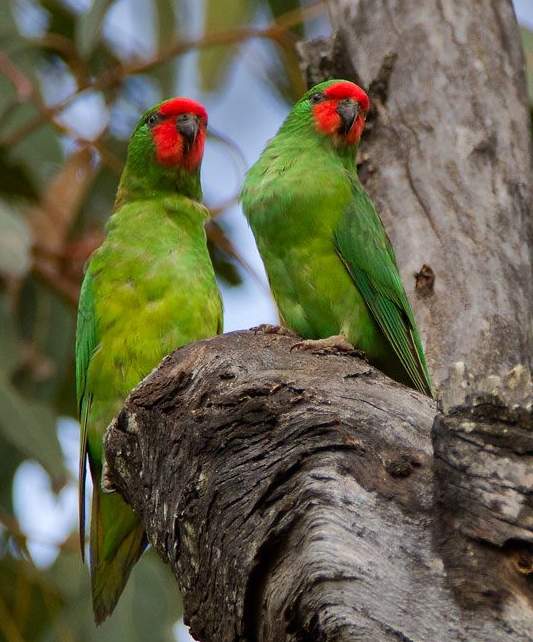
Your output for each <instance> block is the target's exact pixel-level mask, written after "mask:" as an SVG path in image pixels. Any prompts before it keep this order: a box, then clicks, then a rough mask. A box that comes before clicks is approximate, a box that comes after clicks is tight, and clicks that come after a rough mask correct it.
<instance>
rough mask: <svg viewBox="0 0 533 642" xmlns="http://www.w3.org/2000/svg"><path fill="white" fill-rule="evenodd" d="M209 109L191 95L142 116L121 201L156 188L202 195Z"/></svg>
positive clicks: (130, 149)
mask: <svg viewBox="0 0 533 642" xmlns="http://www.w3.org/2000/svg"><path fill="white" fill-rule="evenodd" d="M206 132H207V112H206V110H205V108H204V107H203V105H201V104H200V103H197V102H196V101H194V100H191V99H190V98H182V97H178V98H171V99H170V100H165V101H164V102H162V103H159V104H158V105H155V106H154V107H152V108H151V109H149V110H148V111H146V112H145V113H144V114H143V115H142V116H141V118H140V120H139V122H138V123H137V126H136V127H135V129H134V131H133V134H132V135H131V138H130V142H129V145H128V158H127V161H126V166H125V168H124V172H123V174H122V179H121V183H120V186H119V191H118V193H117V201H116V202H117V204H120V203H121V202H123V201H124V200H125V199H128V198H134V197H136V196H143V195H145V194H146V193H153V192H154V191H169V190H170V191H174V192H175V191H178V192H180V193H184V194H186V195H188V196H193V197H194V198H199V195H200V194H201V189H200V166H201V163H202V157H203V153H204V145H205V139H206Z"/></svg>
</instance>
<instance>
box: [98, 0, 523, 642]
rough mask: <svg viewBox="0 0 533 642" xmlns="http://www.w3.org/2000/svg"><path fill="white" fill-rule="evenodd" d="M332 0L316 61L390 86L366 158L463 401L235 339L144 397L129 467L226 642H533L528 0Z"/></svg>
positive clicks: (373, 189) (181, 363) (115, 430)
mask: <svg viewBox="0 0 533 642" xmlns="http://www.w3.org/2000/svg"><path fill="white" fill-rule="evenodd" d="M329 7H330V14H331V18H332V22H333V25H334V27H335V28H336V29H337V33H336V36H335V37H334V39H332V40H331V41H322V42H318V43H308V44H306V45H304V46H302V49H301V51H302V57H303V60H304V68H305V70H306V73H307V75H308V78H309V80H310V81H311V82H316V81H318V80H321V79H322V78H323V77H324V76H325V75H326V76H327V75H329V76H343V77H348V78H351V79H354V80H356V81H358V82H360V83H361V84H363V85H364V86H366V87H368V88H369V89H370V94H371V97H372V99H373V102H374V105H375V110H374V112H373V114H372V118H371V122H370V123H369V125H370V126H369V132H368V135H367V137H366V140H365V142H364V145H363V147H362V150H361V160H362V163H361V167H360V173H361V175H362V177H363V179H364V182H365V185H366V187H367V189H368V190H369V191H370V193H371V194H372V196H373V197H374V199H375V200H376V202H377V203H378V206H379V209H380V211H381V213H382V216H383V219H384V222H385V224H386V226H387V228H388V230H389V232H390V235H391V238H392V240H393V244H394V246H395V248H396V252H397V256H398V260H399V263H400V266H401V269H402V274H403V277H404V283H405V284H406V286H407V290H408V293H409V295H410V297H411V300H412V302H413V304H414V307H415V311H416V314H417V318H418V321H419V324H420V327H421V329H422V333H423V335H424V337H425V340H426V345H427V352H428V356H429V361H430V364H431V368H432V372H433V376H434V380H435V383H436V385H437V388H438V390H439V395H440V398H441V410H442V412H441V414H439V415H438V416H437V418H436V419H435V421H434V417H435V412H436V411H435V408H434V406H433V405H432V403H431V402H430V401H429V400H427V399H424V398H422V397H421V396H420V395H418V394H417V393H415V392H412V391H410V390H407V389H405V388H402V387H401V386H398V385H396V384H394V383H393V382H390V381H389V380H387V379H386V378H385V377H384V376H382V375H380V374H379V373H377V372H376V371H375V370H374V369H373V368H371V367H370V366H368V364H366V363H364V362H362V361H361V360H359V359H357V358H356V357H353V356H351V357H350V356H339V355H334V354H330V355H311V354H301V353H299V352H290V348H291V347H292V345H293V344H294V342H295V340H294V339H292V338H290V337H286V336H278V335H263V334H258V335H254V334H246V333H239V334H234V335H228V336H225V337H221V338H217V339H213V340H211V341H208V342H202V343H200V344H196V345H193V346H190V347H188V348H185V349H184V350H181V351H179V352H177V353H175V354H174V355H172V356H171V357H169V358H168V359H167V360H166V361H165V362H164V363H163V365H162V366H161V367H160V369H159V370H158V371H156V372H154V373H153V374H152V375H151V376H150V377H149V378H148V379H147V380H146V381H145V382H144V383H143V384H142V385H141V386H140V387H139V388H138V389H137V390H136V391H134V393H132V395H131V396H130V398H129V400H128V402H127V403H126V406H125V408H124V410H123V412H122V414H121V415H120V416H119V418H118V420H117V421H116V422H115V423H114V424H113V426H112V428H111V429H110V431H109V432H108V434H107V437H106V448H107V457H108V463H109V469H110V470H109V473H110V478H111V480H112V483H113V484H114V486H115V487H116V488H117V489H118V490H119V491H120V492H121V493H122V494H123V495H124V496H125V498H126V499H127V501H129V502H130V503H131V504H132V506H133V507H134V508H135V510H137V511H138V512H139V514H140V515H141V516H142V519H143V521H144V523H145V525H146V528H147V533H148V536H149V538H150V541H151V542H152V543H153V544H154V546H155V547H156V548H157V550H158V551H159V552H160V554H161V555H162V556H163V558H164V559H166V560H168V561H169V563H170V564H171V566H172V568H173V569H174V571H175V573H176V577H177V579H178V584H179V586H180V588H181V589H182V591H183V592H184V598H185V600H184V601H185V614H186V618H187V621H188V622H189V623H190V625H191V630H192V632H193V634H194V635H195V636H197V637H198V639H200V640H203V641H204V642H211V641H215V640H216V641H217V642H218V641H230V640H231V641H233V640H235V641H236V640H241V641H244V640H257V641H262V642H271V641H273V640H276V642H277V641H283V640H287V641H288V640H291V641H295V640H298V641H301V642H304V641H306V642H307V641H310V640H328V641H330V640H336V641H344V640H346V641H347V640H398V639H400V640H413V641H415V640H416V641H417V642H422V641H428V640H432V641H433V640H435V641H437V640H438V641H439V642H451V641H452V640H467V641H470V640H476V642H481V641H487V642H489V641H490V642H500V641H502V642H503V641H507V640H509V641H510V640H513V642H515V641H525V640H532V639H533V584H532V582H533V473H532V470H533V468H532V464H533V461H532V460H533V428H532V424H533V419H532V403H531V377H530V369H529V366H530V360H531V343H530V342H531V336H530V333H531V320H532V306H533V296H532V290H531V288H532V285H531V284H532V280H531V265H532V264H531V239H532V236H533V235H532V228H533V225H532V223H531V221H532V217H531V215H530V207H531V194H532V185H531V180H532V178H531V177H532V172H531V155H530V132H529V128H528V127H529V117H528V111H527V99H526V93H525V80H524V73H523V59H522V53H521V50H520V44H519V36H518V31H517V25H516V21H515V18H514V15H513V11H512V7H511V2H510V0H498V1H496V0H487V2H484V3H480V2H463V1H462V0H427V1H426V2H423V3H421V2H419V1H418V0H331V1H330V2H329ZM415 272H416V274H417V276H416V277H415V276H414V275H415ZM432 426H433V427H432Z"/></svg>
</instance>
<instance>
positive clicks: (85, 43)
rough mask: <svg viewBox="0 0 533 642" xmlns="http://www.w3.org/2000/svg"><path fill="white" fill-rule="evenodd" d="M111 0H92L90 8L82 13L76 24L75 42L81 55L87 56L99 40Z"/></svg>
mask: <svg viewBox="0 0 533 642" xmlns="http://www.w3.org/2000/svg"><path fill="white" fill-rule="evenodd" d="M112 2H113V0H93V3H92V6H91V8H90V9H89V10H88V11H86V12H85V13H82V14H81V15H80V17H79V19H78V22H77V24H76V44H77V46H78V51H79V52H80V54H81V55H82V56H83V57H88V56H90V55H91V53H92V52H93V50H94V48H95V47H96V45H97V44H98V42H99V41H100V38H101V36H102V23H103V21H104V19H105V16H106V13H107V11H108V9H109V7H110V6H111V4H112Z"/></svg>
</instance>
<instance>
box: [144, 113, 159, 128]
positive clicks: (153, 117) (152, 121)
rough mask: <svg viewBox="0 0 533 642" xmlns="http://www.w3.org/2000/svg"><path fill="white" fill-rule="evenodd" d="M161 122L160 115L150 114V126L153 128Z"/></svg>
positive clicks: (147, 121)
mask: <svg viewBox="0 0 533 642" xmlns="http://www.w3.org/2000/svg"><path fill="white" fill-rule="evenodd" d="M158 120H159V114H150V115H149V116H148V118H147V119H146V123H147V124H148V125H149V126H150V127H153V125H155V124H156V123H157V121H158Z"/></svg>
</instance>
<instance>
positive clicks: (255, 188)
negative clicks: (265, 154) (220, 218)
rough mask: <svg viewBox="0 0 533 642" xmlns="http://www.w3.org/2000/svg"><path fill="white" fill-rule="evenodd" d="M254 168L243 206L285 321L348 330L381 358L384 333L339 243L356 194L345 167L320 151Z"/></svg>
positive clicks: (303, 327) (313, 331)
mask: <svg viewBox="0 0 533 642" xmlns="http://www.w3.org/2000/svg"><path fill="white" fill-rule="evenodd" d="M311 158H312V162H311V163H309V161H308V159H307V157H306V156H305V155H302V156H301V157H300V158H298V157H296V158H294V157H293V159H292V161H291V162H290V163H286V162H285V163H283V165H282V164H280V163H278V162H277V159H276V158H275V157H274V158H271V159H270V162H269V163H268V165H267V166H265V165H262V167H261V166H260V167H258V168H252V170H251V172H250V175H249V177H248V179H247V183H246V186H245V190H244V193H243V204H244V207H245V211H246V214H247V217H248V220H249V222H250V226H251V227H252V230H253V233H254V236H255V239H256V242H257V246H258V249H259V252H260V254H261V256H262V258H263V261H264V264H265V269H266V271H267V274H268V278H269V282H270V286H271V289H272V292H273V295H274V298H275V300H276V303H277V305H278V308H279V311H280V315H281V318H282V320H283V323H284V324H285V325H287V326H288V327H290V328H291V329H293V330H294V331H295V332H297V333H298V334H300V335H301V336H303V337H305V338H311V339H318V338H323V337H328V336H332V335H335V334H343V335H345V336H346V337H347V338H348V340H349V341H350V342H351V343H353V344H354V345H356V346H358V347H359V348H360V349H362V350H365V352H367V353H372V354H374V355H375V356H376V357H378V358H379V356H380V355H381V353H382V351H383V350H384V345H383V337H382V335H381V332H380V331H379V329H378V328H377V326H376V324H375V322H374V320H373V319H372V317H371V316H370V313H369V311H368V308H367V306H366V304H365V303H364V301H363V299H362V297H361V295H360V294H359V291H358V290H357V288H356V287H355V285H354V283H353V280H352V279H351V277H350V275H349V274H348V271H347V270H346V268H345V266H344V264H343V263H342V261H341V259H340V258H339V256H338V254H337V251H336V248H335V244H334V230H335V228H336V226H337V225H338V222H339V220H340V218H341V216H342V215H343V213H344V211H345V210H346V207H347V204H348V203H349V201H350V199H351V198H352V184H351V181H350V177H349V175H348V174H347V172H346V170H345V169H344V167H342V165H340V164H339V163H337V162H335V160H330V159H329V158H327V157H326V158H325V159H324V163H323V164H322V165H321V167H320V169H319V170H318V171H317V165H318V164H317V162H316V160H315V159H316V156H315V155H313V156H312V157H311Z"/></svg>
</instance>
